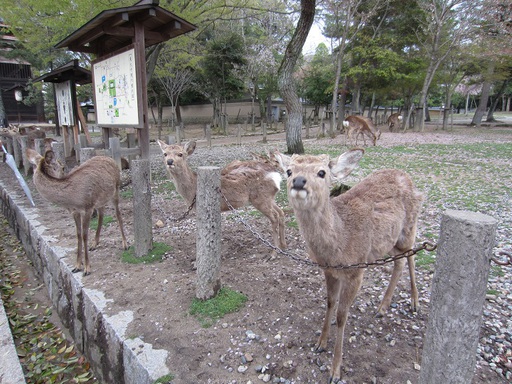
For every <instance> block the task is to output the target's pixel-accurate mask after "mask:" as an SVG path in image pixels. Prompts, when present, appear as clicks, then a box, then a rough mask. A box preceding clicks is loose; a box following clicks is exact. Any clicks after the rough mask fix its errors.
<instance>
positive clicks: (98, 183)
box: [26, 149, 127, 276]
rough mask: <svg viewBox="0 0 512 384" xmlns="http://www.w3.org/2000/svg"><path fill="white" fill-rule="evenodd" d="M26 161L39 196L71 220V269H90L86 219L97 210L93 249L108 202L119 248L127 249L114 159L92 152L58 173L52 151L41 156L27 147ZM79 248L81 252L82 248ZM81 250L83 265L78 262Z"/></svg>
mask: <svg viewBox="0 0 512 384" xmlns="http://www.w3.org/2000/svg"><path fill="white" fill-rule="evenodd" d="M26 154H27V157H28V159H29V161H30V163H32V164H34V165H35V170H34V178H33V181H34V185H35V186H36V189H37V191H38V192H39V193H40V194H41V196H42V197H43V198H45V199H46V200H48V201H50V202H51V203H54V204H56V205H59V206H61V207H64V208H66V209H68V210H69V211H70V212H71V213H72V215H73V219H74V220H75V225H76V237H77V242H78V246H77V257H76V264H75V268H74V269H73V270H72V272H73V273H75V272H78V271H81V270H82V269H83V275H84V276H87V275H88V274H89V273H90V271H91V266H90V263H89V252H88V251H89V248H88V236H89V223H90V221H91V216H92V213H93V211H94V210H95V209H96V210H97V212H98V228H97V230H96V237H95V239H94V240H95V241H94V245H93V246H92V247H91V248H90V250H93V249H95V248H96V247H97V246H98V244H99V241H100V232H101V226H102V224H103V210H104V208H105V206H106V205H107V203H109V202H111V203H112V204H113V205H114V208H115V210H116V217H117V222H118V223H119V228H120V229H121V237H122V240H123V249H127V244H126V237H125V235H124V230H123V220H122V217H121V211H120V210H119V186H120V184H121V175H120V172H119V168H118V167H117V165H116V163H115V161H114V160H113V159H111V158H110V157H106V156H95V157H93V158H91V159H89V160H87V161H86V162H85V163H83V164H82V165H80V166H79V167H77V168H74V169H72V170H71V171H70V172H69V173H68V174H67V175H65V176H62V177H55V176H58V174H57V173H56V172H57V171H56V170H55V169H56V168H55V167H58V166H56V165H55V164H56V161H57V160H56V159H55V154H54V153H53V151H46V153H45V155H44V157H43V156H41V155H40V154H38V153H37V152H36V151H34V150H32V149H27V151H26ZM57 169H58V168H57ZM82 249H83V252H82ZM82 253H83V254H84V261H85V267H84V265H83V263H82Z"/></svg>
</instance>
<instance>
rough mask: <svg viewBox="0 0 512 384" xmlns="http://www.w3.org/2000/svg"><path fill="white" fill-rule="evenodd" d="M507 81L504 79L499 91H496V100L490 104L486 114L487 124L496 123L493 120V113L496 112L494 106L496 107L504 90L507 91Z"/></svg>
mask: <svg viewBox="0 0 512 384" xmlns="http://www.w3.org/2000/svg"><path fill="white" fill-rule="evenodd" d="M508 82H509V79H506V80H504V81H503V83H502V84H501V87H500V89H499V90H498V94H497V95H496V99H495V100H494V102H493V103H492V104H491V108H490V109H489V113H488V114H487V122H493V121H496V120H495V119H494V111H495V110H496V106H497V105H498V103H499V101H500V99H501V98H502V96H503V94H504V93H505V89H507V86H508Z"/></svg>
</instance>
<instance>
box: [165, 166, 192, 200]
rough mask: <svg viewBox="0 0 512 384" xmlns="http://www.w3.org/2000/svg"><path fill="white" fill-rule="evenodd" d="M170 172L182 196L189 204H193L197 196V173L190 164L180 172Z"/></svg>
mask: <svg viewBox="0 0 512 384" xmlns="http://www.w3.org/2000/svg"><path fill="white" fill-rule="evenodd" d="M170 173H171V176H172V178H173V180H174V186H175V187H176V190H177V191H178V193H179V194H180V196H181V197H183V198H184V199H185V200H186V201H187V203H188V204H192V202H193V201H194V199H195V197H196V191H197V174H196V173H195V172H194V171H193V170H192V169H191V168H190V167H189V166H188V164H187V165H186V166H185V167H183V168H182V169H180V170H179V171H178V172H176V171H175V170H174V171H173V170H171V171H170Z"/></svg>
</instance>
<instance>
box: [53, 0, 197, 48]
mask: <svg viewBox="0 0 512 384" xmlns="http://www.w3.org/2000/svg"><path fill="white" fill-rule="evenodd" d="M158 4H159V1H158V0H142V1H139V2H138V3H136V4H135V5H133V6H130V7H123V8H115V9H109V10H105V11H103V12H101V13H99V14H98V15H97V16H96V17H95V18H93V19H92V20H90V21H89V22H88V23H86V24H84V25H83V26H81V27H80V28H79V29H77V30H76V31H75V32H73V33H72V34H71V35H69V36H68V37H66V38H65V39H64V40H62V41H61V42H59V43H58V44H57V45H55V47H56V48H65V47H67V48H68V49H69V50H70V51H76V52H86V53H93V54H97V55H100V56H101V55H104V54H106V53H109V52H113V51H116V50H119V49H121V48H123V47H126V46H128V45H130V44H131V43H132V42H133V38H134V36H135V31H134V22H139V23H142V24H143V25H144V37H145V46H146V47H149V46H152V45H155V44H158V43H161V42H163V41H167V40H169V39H172V38H174V37H177V36H179V35H182V34H184V33H187V32H190V31H193V30H195V29H196V26H195V25H193V24H191V23H189V22H188V21H186V20H184V19H182V18H180V17H178V16H176V15H175V14H173V13H171V12H169V11H167V10H166V9H164V8H161V7H160V6H159V5H158Z"/></svg>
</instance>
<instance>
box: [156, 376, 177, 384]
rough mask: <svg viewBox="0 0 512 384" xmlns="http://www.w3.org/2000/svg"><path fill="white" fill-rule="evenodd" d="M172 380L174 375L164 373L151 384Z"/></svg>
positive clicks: (164, 383) (160, 383)
mask: <svg viewBox="0 0 512 384" xmlns="http://www.w3.org/2000/svg"><path fill="white" fill-rule="evenodd" d="M173 380H174V375H165V376H162V377H159V378H158V379H157V380H155V382H154V383H153V384H167V383H170V382H171V381H173Z"/></svg>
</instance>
